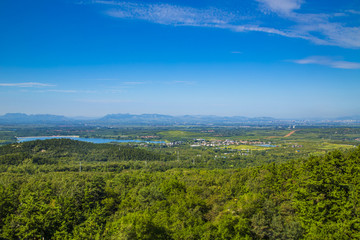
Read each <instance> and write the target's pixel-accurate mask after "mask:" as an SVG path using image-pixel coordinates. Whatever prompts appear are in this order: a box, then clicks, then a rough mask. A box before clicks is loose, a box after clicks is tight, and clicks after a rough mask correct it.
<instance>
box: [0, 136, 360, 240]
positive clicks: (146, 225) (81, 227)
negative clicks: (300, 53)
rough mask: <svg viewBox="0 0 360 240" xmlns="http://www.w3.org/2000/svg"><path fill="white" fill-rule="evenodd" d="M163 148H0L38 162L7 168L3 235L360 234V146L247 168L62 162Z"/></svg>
mask: <svg viewBox="0 0 360 240" xmlns="http://www.w3.org/2000/svg"><path fill="white" fill-rule="evenodd" d="M64 149H66V151H64ZM166 157H168V158H169V159H170V160H173V159H171V157H172V156H165V155H163V156H161V155H159V154H156V153H153V152H148V151H146V150H141V149H136V148H131V147H124V146H122V147H120V149H119V146H114V145H95V144H89V143H82V142H76V141H70V140H51V141H35V142H28V143H22V144H13V145H7V146H4V147H1V148H0V161H1V162H2V164H7V165H11V166H13V168H17V169H20V168H24V169H25V168H26V167H28V168H30V166H31V167H32V168H34V169H33V170H32V171H23V172H17V171H4V172H3V173H1V174H0V239H42V238H43V239H174V240H175V239H356V238H360V234H359V232H360V208H359V206H360V194H359V193H360V192H359V191H360V182H359V181H360V176H359V174H360V169H359V168H360V165H359V164H360V147H358V148H356V149H355V150H351V151H347V152H341V151H333V152H330V153H329V154H326V155H324V156H317V157H310V158H309V159H306V160H293V161H289V162H286V163H281V164H276V163H271V164H266V165H262V166H259V167H251V168H242V169H225V170H221V169H218V170H209V169H189V168H188V169H186V168H181V169H180V168H177V169H176V168H174V169H169V170H166V171H156V170H153V171H149V170H147V169H139V170H136V169H134V168H133V169H128V170H126V169H125V168H124V169H122V170H121V171H118V172H114V171H108V169H106V168H99V169H100V170H96V169H93V170H92V171H82V172H79V169H77V171H66V170H65V169H64V168H62V165H65V164H66V163H67V162H69V161H70V162H71V161H79V160H81V161H83V162H92V161H98V162H100V163H102V164H103V165H104V164H105V165H106V162H107V161H109V159H112V161H119V162H122V161H123V162H127V161H134V160H136V159H139V160H144V161H145V160H147V161H149V163H150V162H151V161H160V160H161V161H166V159H167V158H166ZM159 164H160V163H159ZM40 166H53V167H54V168H49V171H47V172H41V171H40V172H39V171H37V168H38V167H40ZM85 166H86V165H85ZM108 167H109V166H108ZM116 167H118V166H116ZM51 169H52V170H54V171H52V170H51ZM59 169H62V171H58V170H59Z"/></svg>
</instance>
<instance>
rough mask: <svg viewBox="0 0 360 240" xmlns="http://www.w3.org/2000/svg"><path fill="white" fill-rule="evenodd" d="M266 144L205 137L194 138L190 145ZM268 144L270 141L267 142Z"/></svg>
mask: <svg viewBox="0 0 360 240" xmlns="http://www.w3.org/2000/svg"><path fill="white" fill-rule="evenodd" d="M263 144H267V143H265V142H260V141H247V140H240V141H236V140H229V139H226V140H205V139H195V140H194V144H193V145H191V146H192V147H200V146H204V147H217V146H229V145H263ZM268 144H270V143H268Z"/></svg>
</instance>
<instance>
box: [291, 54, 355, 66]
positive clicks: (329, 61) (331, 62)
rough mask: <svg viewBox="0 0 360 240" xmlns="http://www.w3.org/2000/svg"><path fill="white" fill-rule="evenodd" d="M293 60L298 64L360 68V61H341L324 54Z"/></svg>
mask: <svg viewBox="0 0 360 240" xmlns="http://www.w3.org/2000/svg"><path fill="white" fill-rule="evenodd" d="M292 62H295V63H298V64H318V65H324V66H328V67H332V68H341V69H360V63H357V62H347V61H339V60H335V59H333V58H329V57H324V56H311V57H307V58H304V59H299V60H294V61H292Z"/></svg>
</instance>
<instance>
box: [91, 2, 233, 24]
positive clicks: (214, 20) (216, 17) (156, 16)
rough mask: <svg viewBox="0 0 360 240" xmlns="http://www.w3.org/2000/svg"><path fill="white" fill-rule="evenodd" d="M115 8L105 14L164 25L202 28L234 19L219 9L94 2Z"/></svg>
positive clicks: (231, 15)
mask: <svg viewBox="0 0 360 240" xmlns="http://www.w3.org/2000/svg"><path fill="white" fill-rule="evenodd" d="M96 2H97V3H102V4H104V3H105V4H111V5H113V6H116V8H113V9H111V10H108V11H107V14H108V15H110V16H113V17H117V18H136V19H142V20H147V21H150V22H154V23H159V24H166V25H186V26H204V25H216V24H225V23H228V22H230V21H231V19H232V18H233V17H234V15H233V14H231V13H226V12H223V11H221V10H219V9H215V8H214V9H195V8H190V7H180V6H175V5H169V4H137V3H128V2H107V1H96Z"/></svg>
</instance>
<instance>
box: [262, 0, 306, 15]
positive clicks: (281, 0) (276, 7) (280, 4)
mask: <svg viewBox="0 0 360 240" xmlns="http://www.w3.org/2000/svg"><path fill="white" fill-rule="evenodd" d="M256 1H258V2H260V3H261V4H263V6H264V7H266V8H269V9H270V10H272V11H274V12H280V13H289V12H292V11H294V10H297V9H300V7H301V4H302V3H303V1H302V0H256Z"/></svg>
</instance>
